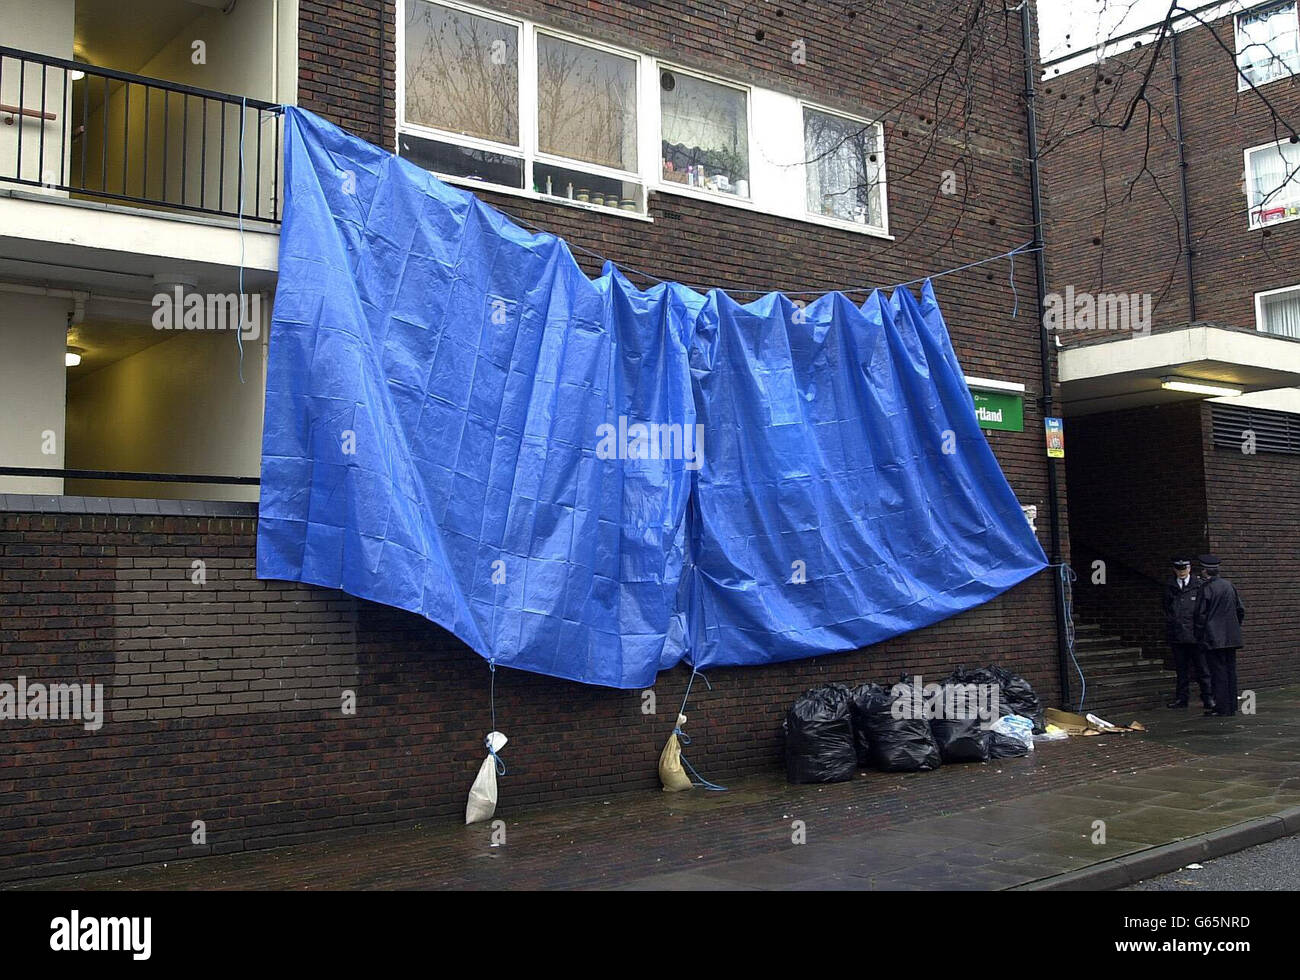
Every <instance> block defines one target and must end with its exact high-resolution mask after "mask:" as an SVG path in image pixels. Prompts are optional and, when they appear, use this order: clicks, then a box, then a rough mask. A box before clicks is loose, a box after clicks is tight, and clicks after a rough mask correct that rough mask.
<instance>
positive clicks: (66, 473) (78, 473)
mask: <svg viewBox="0 0 1300 980" xmlns="http://www.w3.org/2000/svg"><path fill="white" fill-rule="evenodd" d="M0 476H29V477H48V478H51V479H65V480H128V481H132V482H138V483H220V484H225V485H228V486H239V487H255V486H259V485H260V484H261V482H262V481H261V480H260V479H259V478H258V477H255V476H213V475H211V474H207V475H202V474H194V473H132V472H130V471H127V470H70V469H61V468H51V467H39V466H0Z"/></svg>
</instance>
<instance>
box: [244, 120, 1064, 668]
mask: <svg viewBox="0 0 1300 980" xmlns="http://www.w3.org/2000/svg"><path fill="white" fill-rule="evenodd" d="M285 185H286V197H285V214H284V225H283V228H282V231H281V242H280V276H279V286H278V289H277V294H276V300H275V312H274V317H273V322H272V328H271V339H270V351H269V360H270V363H269V370H268V377H267V392H266V416H265V423H264V431H263V447H262V488H261V503H260V509H259V517H260V519H259V525H258V547H257V568H258V575H259V576H260V577H262V578H270V579H283V580H290V581H297V582H305V583H310V584H313V585H320V586H326V587H329V588H335V589H340V590H342V591H344V592H347V593H349V594H352V595H355V596H359V597H361V598H365V599H370V600H373V601H376V602H381V603H384V604H386V605H390V606H395V607H398V608H401V609H406V610H409V611H411V612H415V613H419V614H420V615H422V616H425V617H426V618H428V619H430V620H432V621H433V622H435V623H438V624H439V625H441V626H443V627H445V628H446V629H448V630H450V631H451V632H453V633H454V634H455V635H456V636H458V637H459V638H460V639H462V640H463V641H465V642H466V643H467V644H468V645H469V646H470V647H472V648H473V649H474V650H475V651H476V652H477V653H478V654H479V655H480V656H482V657H484V658H486V659H489V660H492V661H494V662H495V663H497V664H500V665H504V666H510V667H516V668H520V669H524V670H530V671H535V672H538V673H543V674H548V675H551V676H555V677H564V678H569V679H572V680H577V681H582V682H586V683H591V684H601V685H606V686H610V687H620V688H636V687H645V686H649V685H650V684H652V683H653V682H654V678H655V675H656V673H657V672H658V671H659V670H660V669H663V668H667V667H671V666H673V665H674V664H676V663H678V662H680V661H681V660H683V659H685V660H686V661H687V662H689V663H692V664H694V665H695V666H697V667H705V666H708V665H717V664H736V665H741V664H758V663H765V662H773V661H780V660H790V659H797V658H800V657H809V656H815V655H818V654H824V653H829V652H833V651H841V650H848V649H854V648H857V647H860V646H864V645H867V644H871V643H876V642H879V641H880V640H883V639H886V638H888V637H890V636H895V635H897V634H899V633H903V632H906V631H908V630H913V629H917V628H918V627H921V626H925V625H927V624H929V623H933V622H936V621H937V620H940V619H943V618H945V617H947V616H951V615H953V614H955V613H959V612H962V611H963V610H966V609H970V608H972V607H974V606H976V605H979V604H980V603H983V602H986V601H988V600H989V599H991V598H993V597H994V596H996V595H998V594H1000V593H1001V592H1003V591H1005V590H1006V589H1008V588H1010V587H1012V586H1013V585H1015V584H1017V583H1018V582H1020V581H1022V580H1024V579H1025V578H1027V577H1028V576H1030V575H1032V574H1034V573H1035V572H1037V571H1039V570H1040V569H1041V568H1043V567H1044V565H1045V564H1046V561H1045V558H1044V556H1043V552H1042V549H1041V548H1040V546H1039V544H1038V542H1037V540H1036V538H1035V536H1034V534H1033V532H1032V530H1031V529H1030V527H1029V525H1028V523H1027V522H1026V520H1025V518H1024V516H1023V514H1022V512H1021V510H1020V507H1019V504H1018V503H1017V501H1016V498H1015V495H1014V494H1013V493H1012V491H1011V488H1010V487H1009V486H1008V485H1007V482H1006V479H1005V478H1004V476H1003V475H1002V472H1001V470H1000V468H999V467H998V464H997V461H996V459H995V458H994V456H993V453H992V452H991V450H990V449H989V447H988V444H987V442H986V441H985V438H984V436H983V434H982V432H981V431H980V429H979V425H978V422H977V421H976V418H975V414H974V409H973V406H972V402H971V398H970V395H969V393H968V391H967V389H966V385H965V381H964V379H963V377H962V373H961V369H960V367H959V365H958V363H957V359H956V357H955V355H954V353H953V350H952V346H951V343H950V341H949V339H948V332H947V328H946V327H945V325H944V322H943V318H942V316H941V315H940V312H939V307H938V304H937V302H936V301H935V297H934V293H933V290H932V289H931V287H930V284H929V283H926V284H925V286H924V287H923V289H922V292H921V298H920V301H919V302H918V301H917V300H916V299H915V298H913V296H912V295H911V294H910V293H909V292H908V291H907V290H906V289H902V288H900V289H898V290H896V291H895V292H894V294H893V296H892V297H887V296H885V295H884V294H882V293H880V292H875V293H872V294H871V296H870V297H869V298H868V299H867V301H866V302H865V303H864V304H863V305H862V306H861V307H860V308H859V307H857V306H855V305H854V304H853V303H852V302H851V301H850V300H849V299H847V298H846V297H845V296H844V295H842V294H839V293H832V294H828V295H826V296H823V297H821V298H820V299H818V300H817V301H816V302H814V303H811V304H809V305H807V306H806V307H799V306H796V305H794V304H792V303H791V301H790V300H789V299H787V298H786V297H785V296H782V295H780V294H777V293H773V294H770V295H768V296H765V297H763V298H762V299H759V300H757V301H755V302H753V303H749V304H745V305H740V304H737V303H736V302H735V301H733V300H732V299H731V298H730V297H729V296H728V295H727V294H726V293H724V292H721V291H719V290H713V291H711V292H709V293H708V294H707V295H702V294H700V293H698V292H695V291H694V290H691V289H689V288H687V287H685V286H682V285H680V284H676V283H666V284H661V285H658V286H655V287H653V288H651V289H648V290H640V289H637V288H636V287H635V286H633V285H632V284H631V283H630V282H629V281H628V280H627V279H626V278H624V277H623V276H622V275H621V274H620V273H619V272H618V270H617V269H615V268H614V267H613V266H612V265H609V264H606V266H605V269H604V271H603V274H602V275H601V276H600V277H599V278H597V279H594V280H593V279H590V278H588V277H587V276H586V275H585V274H584V273H583V272H582V271H581V269H580V268H579V267H578V264H577V263H576V262H575V261H574V258H573V255H572V253H571V252H570V250H569V248H568V246H567V245H566V243H565V242H564V241H563V240H562V239H559V238H557V237H555V236H554V235H549V234H533V233H530V232H527V231H524V230H522V229H521V228H519V227H518V226H517V225H515V224H514V223H513V222H511V221H510V220H509V219H508V218H506V217H505V216H504V215H502V214H501V213H500V212H498V211H496V210H494V209H493V208H491V207H489V206H488V205H486V204H484V203H482V202H481V201H479V200H478V199H477V198H476V197H475V196H474V195H472V194H470V193H468V192H466V191H462V190H458V189H456V188H453V187H450V186H448V185H446V184H444V183H442V182H441V181H439V180H438V179H437V178H435V177H433V176H432V175H431V174H429V173H427V172H425V171H423V170H421V169H419V168H418V167H416V166H414V165H412V164H411V163H409V162H407V161H405V160H402V159H400V158H398V157H395V156H393V155H392V154H390V153H387V152H385V151H383V150H380V149H378V148H377V147H374V146H372V145H370V144H367V143H365V142H363V141H361V140H359V139H356V138H355V137H352V136H349V135H347V134H346V133H344V132H343V131H342V130H340V129H338V128H337V127H335V126H333V125H331V124H330V123H327V122H325V121H324V120H322V119H320V118H318V117H316V116H314V115H312V114H311V113H309V112H305V111H303V110H299V109H295V108H287V109H286V110H285Z"/></svg>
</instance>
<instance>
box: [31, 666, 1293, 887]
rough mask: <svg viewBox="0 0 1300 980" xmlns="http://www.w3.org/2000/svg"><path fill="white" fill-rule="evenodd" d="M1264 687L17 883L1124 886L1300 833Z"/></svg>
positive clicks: (1286, 757)
mask: <svg viewBox="0 0 1300 980" xmlns="http://www.w3.org/2000/svg"><path fill="white" fill-rule="evenodd" d="M1257 693H1258V701H1257V705H1258V711H1257V713H1256V714H1254V715H1239V716H1236V717H1232V718H1204V717H1202V716H1201V714H1200V711H1199V710H1192V709H1188V710H1187V711H1169V710H1161V711H1158V712H1152V713H1151V714H1150V715H1149V716H1146V717H1142V718H1140V719H1139V720H1141V721H1142V722H1143V724H1145V725H1147V727H1148V729H1149V731H1148V732H1146V733H1128V734H1112V735H1103V736H1096V737H1087V738H1071V739H1069V740H1067V741H1064V742H1055V743H1040V745H1039V746H1038V747H1037V750H1036V751H1035V752H1034V753H1033V754H1032V755H1031V756H1029V757H1027V758H1023V759H1005V760H1000V761H996V762H990V763H984V764H967V765H951V766H944V767H942V768H940V769H938V770H936V771H934V772H929V773H911V774H906V775H894V774H884V773H875V772H868V773H864V774H861V775H859V776H858V777H857V778H855V779H853V780H852V781H850V782H846V783H835V784H829V785H812V786H792V785H789V784H788V783H786V781H785V778H784V774H783V773H782V772H780V771H776V770H775V767H774V771H772V772H771V773H769V774H765V775H763V776H759V777H751V778H746V779H742V780H739V781H736V782H734V783H731V784H729V788H728V791H727V792H709V791H706V790H703V789H694V790H691V791H689V792H685V793H672V794H670V793H662V792H629V793H622V794H615V795H611V796H606V797H597V798H594V799H584V800H579V801H574V802H573V803H572V804H570V805H565V806H557V805H549V806H544V807H541V806H539V807H533V808H527V809H523V808H512V807H511V806H510V804H509V797H510V782H509V776H508V775H507V776H505V777H503V779H502V780H501V790H500V791H501V803H500V806H499V808H498V812H497V818H498V819H499V821H500V823H498V824H491V823H484V824H476V825H474V826H471V827H465V826H463V825H461V824H460V823H459V821H457V820H455V819H447V820H441V821H436V822H426V823H423V824H420V825H415V826H406V827H394V828H387V829H373V828H372V829H369V830H367V831H366V832H365V833H364V834H363V835H358V836H355V837H349V838H343V839H337V838H336V839H331V840H324V841H321V842H319V843H312V844H302V845H296V846H292V847H282V848H274V849H268V850H254V851H244V852H239V853H234V854H224V855H219V856H212V857H202V858H195V859H192V860H186V861H173V862H170V863H168V864H164V865H149V866H142V867H134V868H124V869H116V870H108V871H98V872H94V873H90V874H81V875H68V876H63V877H60V878H51V879H45V880H37V881H27V882H22V883H17V884H13V885H10V886H8V887H9V888H13V889H33V888H40V889H77V890H111V889H130V890H154V889H196V890H205V891H213V890H223V889H241V890H242V889H282V890H299V889H359V890H366V889H510V890H527V889H632V890H657V889H672V890H690V891H698V890H706V891H707V890H759V889H792V890H825V889H845V890H953V889H962V890H965V889H974V890H995V889H1020V888H1026V889H1054V888H1080V889H1084V888H1087V889H1096V888H1119V887H1125V886H1128V885H1132V884H1134V883H1136V882H1138V881H1142V880H1144V879H1147V878H1151V877H1152V876H1155V875H1160V874H1163V873H1166V872H1171V871H1174V870H1175V869H1177V868H1180V867H1185V865H1187V864H1189V863H1197V862H1201V861H1204V860H1208V859H1211V858H1215V857H1217V856H1219V855H1222V854H1227V853H1231V852H1233V851H1237V850H1240V849H1242V848H1245V847H1249V846H1252V845H1256V844H1260V843H1264V842H1267V841H1271V840H1276V839H1279V838H1282V837H1285V836H1287V835H1289V834H1295V833H1297V832H1300V686H1295V687H1288V688H1281V689H1269V690H1262V691H1259V692H1257ZM1109 720H1111V721H1113V722H1116V723H1117V724H1124V723H1127V722H1129V721H1131V720H1133V719H1130V718H1111V719H1109ZM704 775H705V776H709V775H710V773H708V772H705V773H704ZM468 782H469V780H468V778H467V781H466V790H467V791H468Z"/></svg>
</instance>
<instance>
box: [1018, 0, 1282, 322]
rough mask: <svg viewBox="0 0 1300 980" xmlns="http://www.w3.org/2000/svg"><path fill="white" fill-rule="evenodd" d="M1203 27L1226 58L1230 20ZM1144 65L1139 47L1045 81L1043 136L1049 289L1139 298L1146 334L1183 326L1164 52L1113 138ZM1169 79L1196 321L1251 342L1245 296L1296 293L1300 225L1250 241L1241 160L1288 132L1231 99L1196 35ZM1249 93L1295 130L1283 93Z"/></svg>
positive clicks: (1181, 44)
mask: <svg viewBox="0 0 1300 980" xmlns="http://www.w3.org/2000/svg"><path fill="white" fill-rule="evenodd" d="M1210 26H1211V27H1212V28H1213V29H1214V31H1215V32H1217V34H1218V36H1219V38H1220V39H1221V40H1222V41H1223V42H1224V43H1225V44H1226V45H1227V47H1228V50H1229V51H1232V50H1234V47H1233V46H1234V43H1235V42H1234V37H1233V28H1232V19H1231V18H1230V17H1229V18H1222V19H1220V20H1217V21H1213V22H1211V24H1210ZM1149 63H1150V49H1149V48H1144V49H1139V50H1137V51H1132V50H1130V51H1128V52H1125V53H1122V54H1118V55H1114V56H1112V57H1111V58H1110V60H1109V61H1108V62H1107V64H1106V65H1104V66H1101V67H1096V66H1090V67H1087V68H1082V69H1078V70H1076V71H1073V72H1069V73H1066V74H1062V75H1060V76H1059V77H1057V76H1054V77H1051V78H1050V79H1049V80H1047V81H1046V82H1045V83H1044V93H1045V99H1046V102H1047V105H1048V106H1049V107H1050V108H1049V110H1048V111H1047V112H1046V113H1045V114H1044V117H1043V122H1042V128H1043V129H1044V131H1045V136H1046V138H1047V139H1048V153H1047V156H1046V158H1045V161H1044V169H1045V176H1044V183H1045V187H1046V193H1047V196H1048V199H1049V209H1050V215H1051V221H1050V222H1049V227H1050V234H1049V236H1048V240H1049V242H1050V243H1051V245H1050V248H1049V250H1048V257H1049V272H1050V281H1051V284H1052V288H1053V289H1063V288H1064V287H1065V286H1066V284H1073V285H1074V287H1075V289H1076V290H1078V291H1085V290H1086V291H1090V292H1097V291H1122V292H1150V293H1152V294H1154V298H1155V303H1154V314H1153V327H1154V329H1155V330H1157V331H1158V330H1161V329H1170V328H1175V327H1177V326H1179V325H1180V324H1186V322H1187V319H1188V302H1187V289H1186V283H1185V278H1184V275H1185V274H1184V265H1183V262H1184V251H1183V249H1182V248H1180V242H1181V241H1182V240H1183V235H1182V196H1181V189H1180V186H1179V168H1178V149H1177V143H1176V141H1175V139H1174V132H1175V126H1174V101H1173V82H1172V75H1171V72H1170V63H1169V51H1168V49H1167V48H1166V50H1165V51H1164V52H1163V53H1162V54H1161V56H1160V58H1159V59H1158V62H1157V65H1156V69H1155V72H1154V74H1153V75H1152V81H1151V83H1150V85H1149V86H1148V88H1147V91H1146V97H1147V100H1148V102H1149V104H1143V105H1139V107H1138V110H1137V112H1136V114H1135V115H1134V118H1133V121H1132V123H1131V124H1130V126H1129V127H1128V128H1127V129H1126V130H1120V129H1118V128H1115V127H1117V126H1118V125H1119V123H1120V122H1121V121H1122V119H1123V116H1124V113H1125V112H1127V110H1128V107H1129V104H1130V103H1131V101H1132V99H1133V97H1134V95H1135V94H1136V93H1137V91H1138V87H1139V83H1140V81H1141V73H1142V72H1143V71H1144V70H1145V68H1146V66H1147V65H1148V64H1149ZM1178 67H1179V73H1180V75H1181V78H1182V85H1181V95H1182V99H1181V101H1182V120H1183V133H1184V140H1185V143H1186V156H1187V184H1188V197H1189V209H1190V212H1191V221H1190V224H1191V244H1192V248H1193V253H1194V254H1193V270H1194V280H1195V284H1196V303H1197V310H1196V315H1197V319H1198V320H1210V321H1215V322H1219V323H1224V324H1227V325H1231V326H1238V327H1243V328H1248V329H1252V330H1253V329H1254V328H1255V306H1254V294H1255V293H1256V292H1259V291H1262V290H1266V289H1274V288H1278V287H1281V286H1292V285H1297V284H1300V221H1291V222H1286V223H1282V224H1275V225H1272V226H1270V227H1267V228H1264V229H1259V230H1251V229H1250V228H1249V226H1248V220H1247V213H1246V197H1245V194H1244V192H1243V190H1242V187H1241V182H1242V173H1243V169H1244V166H1245V163H1244V158H1243V152H1244V151H1245V150H1246V148H1247V147H1253V146H1258V145H1260V144H1263V143H1268V142H1272V141H1274V140H1276V139H1279V138H1282V137H1285V136H1286V133H1287V130H1286V128H1285V126H1280V125H1275V122H1274V120H1273V117H1272V115H1271V113H1270V111H1269V108H1268V107H1267V106H1266V105H1265V104H1264V102H1263V101H1262V100H1261V98H1260V96H1259V95H1256V94H1254V93H1252V92H1250V91H1246V92H1242V93H1238V91H1237V77H1236V71H1235V68H1234V62H1233V56H1232V55H1231V54H1230V53H1228V52H1225V51H1224V50H1223V48H1221V47H1220V46H1219V44H1218V42H1217V41H1216V40H1215V37H1214V35H1213V34H1211V32H1210V30H1209V29H1208V28H1206V27H1195V28H1192V29H1191V30H1187V31H1183V32H1181V33H1179V34H1178ZM1260 93H1262V95H1263V96H1264V98H1266V99H1267V100H1268V101H1269V102H1270V103H1271V104H1272V105H1273V107H1274V108H1276V110H1277V112H1278V114H1279V115H1280V117H1281V119H1283V120H1285V121H1286V122H1287V123H1289V124H1290V125H1292V126H1300V88H1297V87H1296V85H1295V84H1294V81H1293V80H1286V79H1282V80H1278V81H1275V82H1271V83H1269V84H1267V85H1264V86H1262V87H1261V88H1260ZM1081 97H1082V99H1083V102H1082V104H1080V102H1079V99H1080V98H1081ZM1094 121H1099V122H1100V123H1101V124H1102V125H1094ZM1062 339H1063V341H1066V342H1068V341H1070V340H1071V339H1077V338H1071V337H1069V336H1068V335H1067V336H1063V338H1062Z"/></svg>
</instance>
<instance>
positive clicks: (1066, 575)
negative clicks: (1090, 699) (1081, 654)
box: [1048, 562, 1088, 712]
mask: <svg viewBox="0 0 1300 980" xmlns="http://www.w3.org/2000/svg"><path fill="white" fill-rule="evenodd" d="M1048 567H1049V568H1055V569H1058V577H1059V578H1060V585H1061V607H1062V609H1064V611H1065V648H1066V652H1068V653H1069V654H1070V661H1071V662H1072V663H1073V664H1074V670H1075V673H1077V674H1078V675H1079V706H1078V708H1076V709H1075V710H1076V711H1078V712H1082V711H1083V703H1084V700H1085V699H1086V698H1087V696H1088V680H1087V678H1086V677H1084V676H1083V668H1082V667H1080V666H1079V658H1078V657H1076V656H1075V655H1074V587H1073V585H1072V583H1073V582H1075V581H1077V580H1078V578H1079V576H1078V575H1076V574H1075V571H1074V569H1073V568H1071V567H1070V566H1069V565H1068V564H1067V563H1066V562H1058V563H1056V564H1049V565H1048Z"/></svg>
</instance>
